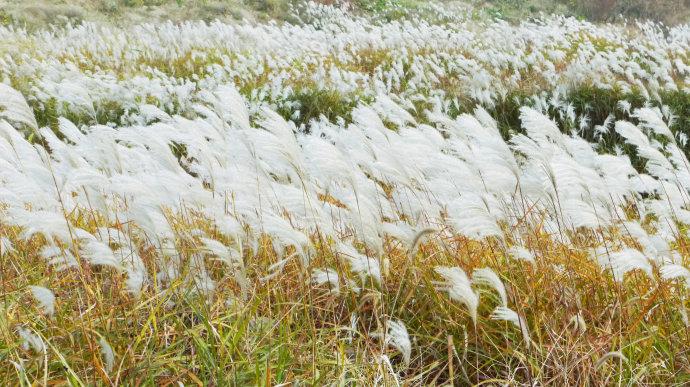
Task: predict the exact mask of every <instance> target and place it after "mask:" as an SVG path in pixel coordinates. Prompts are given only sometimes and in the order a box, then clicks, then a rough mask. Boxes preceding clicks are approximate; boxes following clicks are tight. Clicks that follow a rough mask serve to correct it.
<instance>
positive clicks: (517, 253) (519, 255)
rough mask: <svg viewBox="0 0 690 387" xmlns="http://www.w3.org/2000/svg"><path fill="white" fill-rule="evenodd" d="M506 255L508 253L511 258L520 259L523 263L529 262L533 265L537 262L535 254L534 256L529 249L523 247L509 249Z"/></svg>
mask: <svg viewBox="0 0 690 387" xmlns="http://www.w3.org/2000/svg"><path fill="white" fill-rule="evenodd" d="M506 253H508V255H509V256H510V257H513V258H515V259H519V260H523V261H527V262H529V263H531V264H534V263H535V262H536V261H535V259H534V254H532V252H531V251H529V250H527V248H525V247H523V246H513V247H511V248H509V249H508V250H507V251H506Z"/></svg>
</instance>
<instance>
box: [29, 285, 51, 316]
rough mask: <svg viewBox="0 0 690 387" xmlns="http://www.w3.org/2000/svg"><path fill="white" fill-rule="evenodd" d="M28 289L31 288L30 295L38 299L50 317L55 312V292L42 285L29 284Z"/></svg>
mask: <svg viewBox="0 0 690 387" xmlns="http://www.w3.org/2000/svg"><path fill="white" fill-rule="evenodd" d="M29 289H31V295H33V296H34V298H35V299H36V301H38V304H39V306H40V307H41V309H42V310H43V312H44V313H45V314H46V315H48V316H50V317H52V316H53V314H55V294H53V292H52V291H51V290H50V289H48V288H44V287H43V286H36V285H31V286H29Z"/></svg>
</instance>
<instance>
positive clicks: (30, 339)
mask: <svg viewBox="0 0 690 387" xmlns="http://www.w3.org/2000/svg"><path fill="white" fill-rule="evenodd" d="M17 333H18V334H19V337H21V339H22V349H24V350H25V351H28V350H29V349H32V350H34V351H35V352H37V353H40V354H45V353H46V350H47V348H46V344H45V343H44V342H43V339H42V338H41V336H39V335H37V334H35V333H33V332H31V331H30V330H28V329H26V328H24V327H19V329H17Z"/></svg>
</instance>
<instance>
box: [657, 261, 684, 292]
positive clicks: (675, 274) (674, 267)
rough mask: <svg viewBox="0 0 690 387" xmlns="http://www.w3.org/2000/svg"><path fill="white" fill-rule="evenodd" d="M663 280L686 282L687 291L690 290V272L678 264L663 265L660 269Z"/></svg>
mask: <svg viewBox="0 0 690 387" xmlns="http://www.w3.org/2000/svg"><path fill="white" fill-rule="evenodd" d="M659 273H660V274H661V278H663V279H665V280H673V279H681V280H684V282H685V283H684V285H685V288H686V289H690V270H688V269H687V268H685V267H684V266H681V265H678V264H669V265H663V266H661V268H659Z"/></svg>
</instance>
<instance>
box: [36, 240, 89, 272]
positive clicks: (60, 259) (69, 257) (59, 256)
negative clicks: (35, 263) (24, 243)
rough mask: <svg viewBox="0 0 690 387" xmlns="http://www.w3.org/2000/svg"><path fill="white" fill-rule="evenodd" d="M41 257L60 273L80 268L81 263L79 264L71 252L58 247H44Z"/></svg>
mask: <svg viewBox="0 0 690 387" xmlns="http://www.w3.org/2000/svg"><path fill="white" fill-rule="evenodd" d="M39 255H40V256H41V258H43V259H45V260H46V261H48V264H49V265H51V266H55V268H56V270H58V271H62V270H66V269H69V268H72V267H77V266H79V262H77V259H76V258H75V257H74V255H73V254H72V252H71V251H69V250H67V249H62V248H60V247H58V246H54V245H47V246H44V247H43V248H42V249H41V251H40V253H39Z"/></svg>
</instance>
